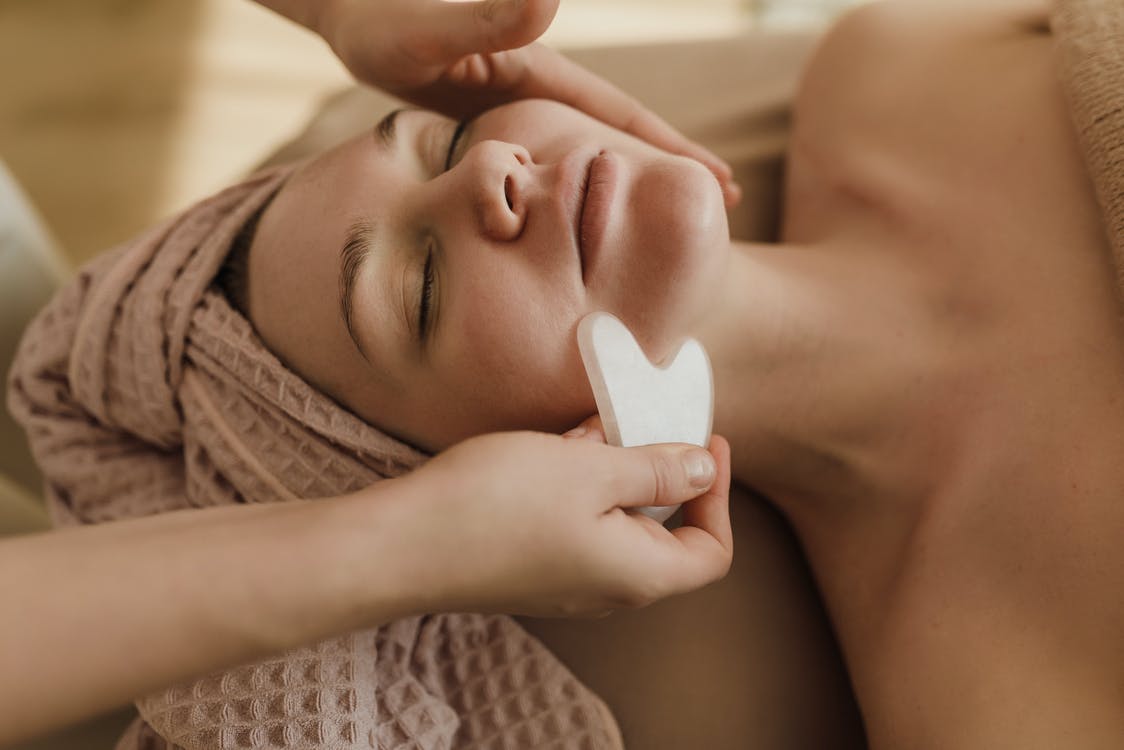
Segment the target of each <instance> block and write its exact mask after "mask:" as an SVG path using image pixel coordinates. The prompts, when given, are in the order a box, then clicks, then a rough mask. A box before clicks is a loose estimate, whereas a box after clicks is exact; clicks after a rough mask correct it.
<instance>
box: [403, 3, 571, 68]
mask: <svg viewBox="0 0 1124 750" xmlns="http://www.w3.org/2000/svg"><path fill="white" fill-rule="evenodd" d="M558 3H559V0H452V1H450V0H430V1H429V2H424V3H416V5H415V15H414V18H415V20H416V21H417V28H419V29H424V30H425V33H424V35H423V36H419V37H418V38H416V39H415V40H414V42H413V44H412V46H414V47H416V48H417V49H416V50H414V51H415V53H416V54H417V56H418V58H419V61H420V62H422V63H425V64H441V65H447V64H450V63H453V62H455V61H457V60H459V59H460V58H462V57H465V56H467V55H473V54H479V53H488V52H500V51H503V50H509V49H515V48H517V47H525V46H527V45H528V44H530V43H531V42H533V41H535V40H536V39H538V38H539V37H540V36H542V34H543V32H544V31H546V30H547V28H548V27H549V26H550V23H551V21H553V20H554V14H555V13H556V12H557V11H558Z"/></svg>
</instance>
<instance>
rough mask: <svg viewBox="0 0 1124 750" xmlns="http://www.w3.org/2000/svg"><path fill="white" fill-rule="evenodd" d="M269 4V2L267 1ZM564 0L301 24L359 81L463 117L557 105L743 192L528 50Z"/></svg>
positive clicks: (591, 78) (371, 2) (371, 3)
mask: <svg viewBox="0 0 1124 750" xmlns="http://www.w3.org/2000/svg"><path fill="white" fill-rule="evenodd" d="M264 1H265V2H266V4H270V3H269V2H268V0H264ZM559 1H560V0H475V1H473V2H464V1H463V0H460V1H456V2H449V1H448V0H334V1H333V2H325V3H324V5H323V6H322V8H323V9H322V10H321V11H320V12H319V13H318V14H316V17H314V18H307V19H303V20H304V21H305V22H306V23H307V24H308V25H310V26H313V27H314V29H315V30H316V31H318V32H319V33H320V35H321V36H323V37H324V39H325V40H326V41H327V42H328V44H329V45H331V47H332V49H333V50H334V51H335V52H336V54H337V55H338V56H339V58H340V60H342V61H343V63H344V65H345V66H347V69H348V70H350V71H351V73H352V74H353V75H354V76H355V77H356V78H358V79H359V80H361V81H364V82H366V83H369V84H371V85H373V86H377V87H379V88H381V89H383V90H385V91H388V92H390V93H392V94H395V95H396V96H399V97H401V98H403V99H405V100H407V101H410V102H413V103H415V104H420V105H422V106H424V107H428V108H430V109H433V110H436V111H438V112H443V113H445V114H448V115H450V116H453V117H457V118H461V117H466V116H469V115H472V114H476V113H478V112H481V111H483V110H485V109H488V108H490V107H494V106H496V105H498V104H503V103H506V102H510V101H514V100H516V99H528V98H545V99H556V100H558V101H561V102H564V103H566V104H569V105H570V106H572V107H575V108H577V109H580V110H583V111H584V112H586V113H588V114H590V115H591V116H593V117H596V118H597V119H599V120H602V121H604V122H606V123H608V124H609V125H612V126H613V127H616V128H617V129H619V130H623V131H625V132H628V133H631V134H632V135H635V136H637V137H638V138H641V139H643V140H645V141H648V142H649V143H651V144H653V145H655V146H658V147H660V148H663V149H665V150H667V151H671V152H673V153H677V154H683V155H685V156H690V157H692V158H694V159H697V160H698V161H700V162H702V163H703V164H705V165H706V166H707V167H708V168H709V169H710V170H711V172H713V173H714V175H715V176H716V177H717V178H718V182H719V183H720V184H721V185H722V191H723V194H724V195H725V197H726V204H727V205H729V206H732V205H734V204H735V203H737V201H738V200H739V198H740V196H741V190H740V189H739V188H738V186H737V185H736V184H735V183H734V182H733V171H732V170H731V169H730V167H729V165H727V164H726V163H725V162H724V161H722V160H721V159H719V158H718V157H717V156H715V155H714V154H712V153H711V152H710V151H708V150H707V149H705V148H703V147H702V146H700V145H699V144H697V143H694V142H693V141H690V140H688V139H687V138H685V137H684V136H683V135H682V134H680V133H679V132H678V131H676V130H675V129H674V128H672V127H671V126H670V125H668V124H667V123H666V122H664V120H663V119H661V118H660V117H658V116H656V114H655V113H653V112H652V111H650V110H649V109H647V108H646V107H644V106H643V105H642V104H640V102H638V101H637V100H636V99H635V98H633V97H631V96H629V95H628V94H626V93H624V92H623V91H621V90H620V89H619V88H617V87H616V86H614V85H612V84H610V83H609V82H608V81H606V80H604V79H602V78H600V77H598V76H596V75H594V74H593V73H591V72H589V71H587V70H585V69H584V68H582V67H581V66H579V65H577V64H576V63H574V62H572V61H570V60H568V59H566V58H565V57H563V56H562V55H560V54H558V53H557V52H555V51H553V50H551V49H549V48H547V47H544V46H542V45H540V44H536V43H534V41H535V40H536V39H538V38H539V36H541V35H542V33H543V32H544V31H546V29H547V27H548V26H550V22H551V21H552V20H553V19H554V14H555V11H557V9H558V3H559Z"/></svg>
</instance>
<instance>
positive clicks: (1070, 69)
mask: <svg viewBox="0 0 1124 750" xmlns="http://www.w3.org/2000/svg"><path fill="white" fill-rule="evenodd" d="M1052 28H1053V31H1054V36H1055V38H1056V39H1057V44H1058V52H1059V55H1058V59H1059V64H1060V73H1061V81H1062V84H1063V87H1064V88H1065V92H1066V96H1067V97H1068V100H1069V104H1070V112H1071V114H1072V117H1073V123H1074V126H1075V128H1076V130H1077V137H1078V141H1079V142H1080V144H1081V149H1082V152H1083V153H1084V156H1085V165H1086V168H1087V169H1088V171H1089V176H1090V178H1091V179H1092V181H1093V184H1094V186H1095V187H1096V191H1097V199H1098V201H1099V202H1100V208H1101V213H1102V215H1103V216H1104V225H1105V233H1106V234H1107V235H1108V239H1109V242H1110V243H1111V245H1112V252H1113V261H1114V263H1115V267H1116V282H1117V283H1116V286H1117V289H1120V290H1124V3H1121V2H1120V0H1056V2H1055V6H1054V15H1053V20H1052Z"/></svg>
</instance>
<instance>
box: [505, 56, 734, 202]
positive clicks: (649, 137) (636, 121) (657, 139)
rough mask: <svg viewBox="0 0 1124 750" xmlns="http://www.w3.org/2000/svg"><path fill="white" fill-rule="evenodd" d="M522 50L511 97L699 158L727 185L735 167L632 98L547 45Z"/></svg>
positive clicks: (677, 152) (673, 151)
mask: <svg viewBox="0 0 1124 750" xmlns="http://www.w3.org/2000/svg"><path fill="white" fill-rule="evenodd" d="M526 52H527V54H528V55H529V57H530V60H529V61H528V63H527V65H526V68H525V71H526V72H525V74H524V75H523V76H522V80H520V81H519V82H518V84H517V85H516V86H515V87H514V88H513V89H512V90H511V92H510V93H511V94H512V95H513V98H535V97H543V98H549V99H556V100H558V101H561V102H564V103H566V104H569V105H570V106H572V107H574V108H576V109H580V110H582V111H583V112H585V113H587V114H589V115H590V116H592V117H596V118H597V119H599V120H601V121H602V122H605V123H607V124H609V125H612V126H613V127H615V128H617V129H618V130H623V131H625V132H626V133H630V134H632V135H634V136H636V137H637V138H640V139H642V140H644V141H647V142H648V143H651V144H652V145H654V146H657V147H659V148H662V149H664V150H666V151H670V152H672V153H676V154H681V155H683V156H689V157H691V158H693V159H695V160H697V161H699V162H701V163H702V164H703V165H705V166H706V167H707V168H708V169H709V170H710V171H711V172H712V173H713V174H714V176H715V178H716V179H718V181H719V183H720V184H722V185H726V184H727V183H732V179H733V175H734V170H733V169H732V168H731V167H730V165H729V164H727V163H726V162H725V161H723V160H722V159H720V158H719V157H718V156H717V155H715V154H714V153H713V152H711V151H710V150H708V149H706V148H703V147H702V146H701V145H699V144H697V143H695V142H694V141H692V140H690V139H688V138H687V137H686V136H684V135H683V134H682V133H680V132H679V131H678V130H676V129H675V128H673V127H671V125H669V124H668V123H667V122H666V121H664V120H663V118H661V117H659V116H658V115H656V114H655V113H654V112H652V111H651V110H649V109H648V108H647V107H645V106H644V105H643V104H641V103H640V102H639V101H638V100H636V99H635V98H634V97H632V96H629V95H628V94H626V93H625V92H624V91H622V90H621V89H619V88H618V87H616V86H614V85H613V84H611V83H609V82H608V81H606V80H605V79H604V78H601V77H600V76H598V75H596V74H594V73H592V72H590V71H588V70H586V69H585V68H583V67H582V66H580V65H578V64H577V63H575V62H573V61H572V60H569V59H567V58H566V57H563V56H562V55H560V54H558V53H557V52H555V51H554V50H551V49H549V48H547V47H543V46H540V45H535V46H533V47H530V48H528V49H527V50H526ZM724 192H725V191H724ZM727 200H729V197H728V198H727Z"/></svg>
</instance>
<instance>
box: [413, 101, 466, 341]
mask: <svg viewBox="0 0 1124 750" xmlns="http://www.w3.org/2000/svg"><path fill="white" fill-rule="evenodd" d="M467 124H468V120H461V121H460V122H459V123H457V127H456V129H455V130H454V131H453V137H452V138H450V139H449V151H448V153H447V154H446V155H445V171H446V172H448V171H449V169H450V167H451V166H452V164H453V154H454V153H456V150H457V142H458V141H460V138H461V135H462V134H463V133H464V126H465V125H467ZM432 299H433V247H432V246H431V247H430V248H429V251H428V252H427V253H426V256H425V267H424V268H423V269H422V288H421V295H420V302H419V304H418V332H419V335H420V336H421V340H422V341H425V340H426V338H427V337H428V335H429V308H430V304H431V301H432Z"/></svg>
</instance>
